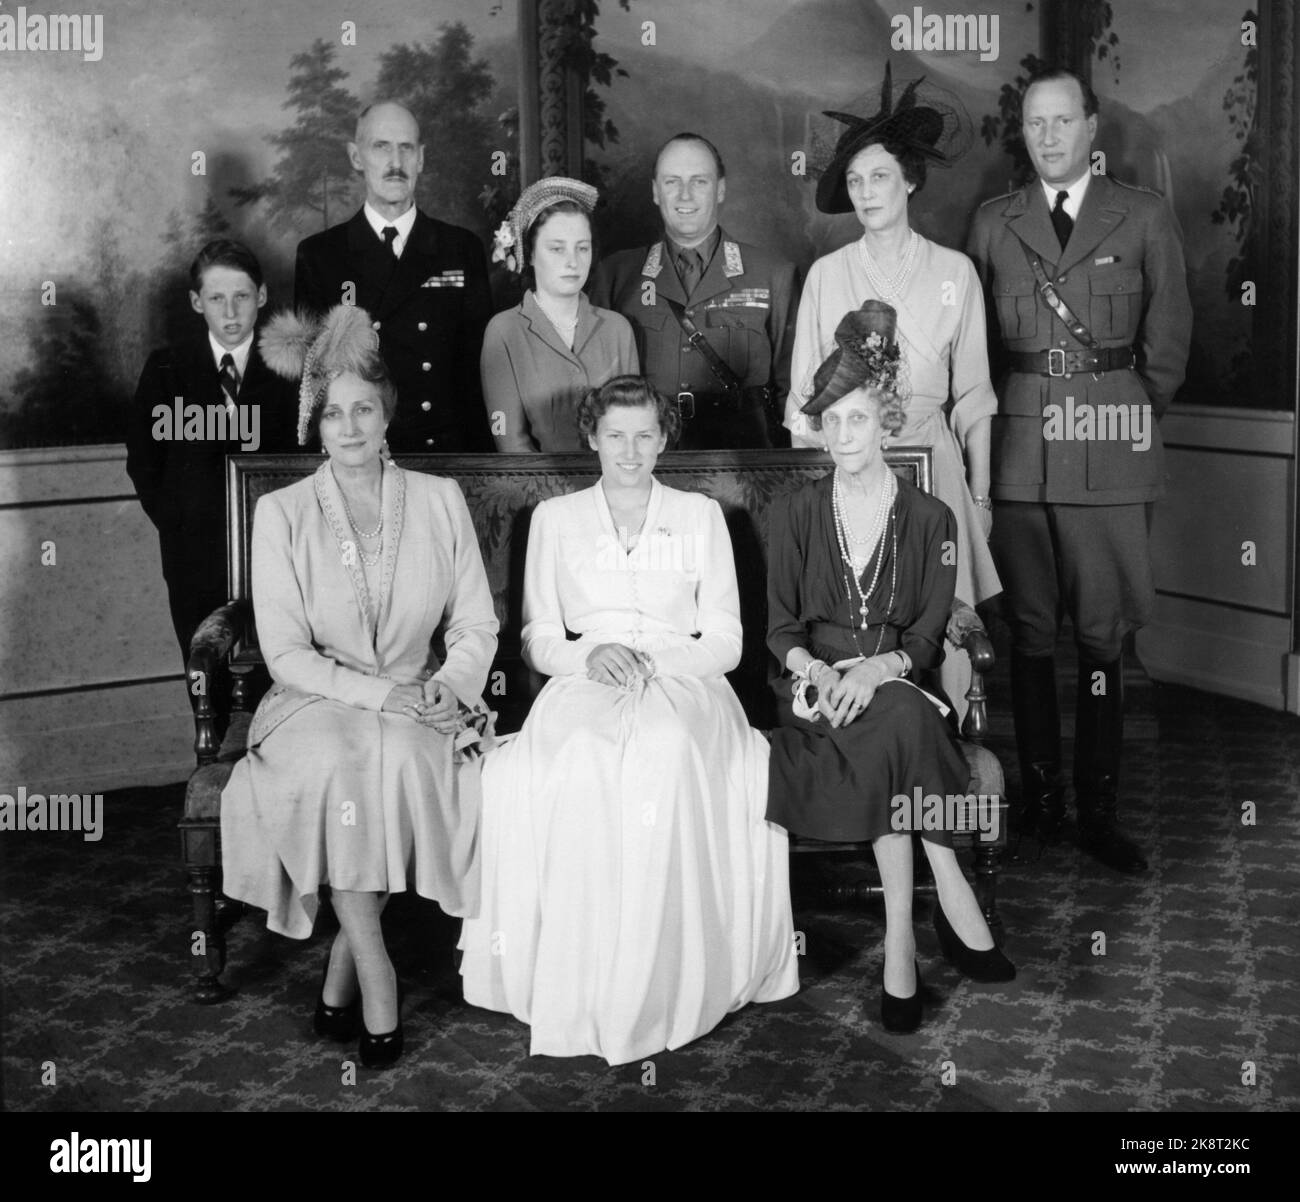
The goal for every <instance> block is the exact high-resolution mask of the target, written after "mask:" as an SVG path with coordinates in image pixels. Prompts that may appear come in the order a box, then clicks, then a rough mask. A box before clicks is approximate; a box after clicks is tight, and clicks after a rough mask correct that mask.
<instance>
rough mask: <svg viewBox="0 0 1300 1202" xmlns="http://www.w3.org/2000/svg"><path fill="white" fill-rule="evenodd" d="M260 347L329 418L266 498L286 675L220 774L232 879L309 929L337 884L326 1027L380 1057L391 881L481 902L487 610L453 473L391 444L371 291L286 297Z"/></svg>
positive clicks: (279, 651)
mask: <svg viewBox="0 0 1300 1202" xmlns="http://www.w3.org/2000/svg"><path fill="white" fill-rule="evenodd" d="M262 352H263V355H264V356H265V358H266V361H267V363H268V364H270V365H271V367H272V368H273V369H275V370H277V371H279V372H280V373H281V374H282V375H287V376H292V375H300V376H302V387H301V392H300V407H299V423H298V441H299V443H304V442H306V441H307V440H308V438H309V436H311V435H316V434H318V435H319V438H320V444H321V453H322V454H323V455H325V456H326V459H325V460H324V462H322V463H321V465H320V467H319V468H318V469H317V470H316V472H315V473H314V474H313V475H312V476H311V477H309V478H308V479H305V480H301V481H299V482H298V483H297V484H291V485H289V486H288V487H287V488H282V489H279V490H278V491H276V492H272V493H268V494H266V495H265V496H263V497H262V498H261V499H260V500H259V501H258V503H257V512H256V515H255V517H254V521H253V544H252V569H253V572H252V585H253V609H254V612H255V614H256V618H257V634H258V641H259V643H260V645H261V649H262V654H263V656H264V658H265V660H266V666H267V668H268V670H269V671H270V674H271V679H272V680H273V681H274V685H273V687H272V688H271V690H270V691H269V692H268V693H267V695H266V697H265V698H264V699H263V700H262V703H261V705H259V706H258V709H257V713H256V715H255V716H254V719H253V724H252V728H251V730H250V732H249V740H248V745H249V750H248V754H247V755H246V756H245V757H244V758H243V759H242V760H240V761H239V763H238V764H237V765H236V766H235V770H234V772H233V773H232V774H231V777H230V782H229V783H228V784H227V786H226V788H225V791H224V793H223V794H222V805H221V839H222V862H223V866H224V877H225V884H224V888H225V891H226V893H228V894H229V895H230V896H231V897H236V898H240V899H242V900H244V901H246V902H249V903H250V904H252V905H254V906H258V907H260V908H262V909H264V910H266V912H267V920H266V921H267V926H268V927H269V928H270V929H271V930H273V931H277V932H279V933H280V934H282V935H288V936H291V937H293V938H295V939H306V938H307V937H308V936H309V935H310V934H311V932H312V925H313V921H314V919H315V917H316V911H317V908H318V900H317V894H318V891H319V889H320V887H321V886H322V885H325V884H328V885H329V887H330V897H331V901H332V903H333V907H334V911H335V913H336V915H337V916H338V920H339V925H340V927H341V930H340V931H339V934H338V935H337V937H336V938H335V939H334V941H333V944H332V946H331V948H330V952H329V954H328V956H327V957H326V962H325V969H324V973H323V976H322V980H321V990H320V996H319V998H318V999H317V1006H316V1015H315V1027H316V1032H317V1034H319V1035H322V1036H325V1037H328V1038H332V1039H339V1040H346V1039H351V1038H354V1037H355V1036H356V1034H357V1033H358V1031H360V1033H361V1043H360V1055H361V1060H362V1062H363V1063H364V1064H365V1065H366V1066H367V1067H372V1068H382V1067H386V1066H387V1065H389V1064H391V1063H393V1062H394V1061H395V1060H396V1059H397V1058H398V1056H400V1055H401V1052H402V1043H403V1039H402V1024H401V1019H400V1016H399V1014H398V994H397V980H396V976H395V974H394V971H393V965H392V962H391V961H390V960H389V958H388V953H387V951H386V950H385V948H384V940H383V934H382V932H381V930H380V925H379V916H380V911H381V910H382V909H383V908H384V903H385V902H386V901H387V899H388V896H389V894H391V893H394V892H402V891H403V890H405V889H407V888H413V889H414V890H415V891H416V892H417V893H419V894H420V895H421V896H422V897H427V898H431V899H432V900H434V901H436V902H438V903H439V905H441V906H442V908H443V909H444V910H445V911H446V912H447V913H448V914H454V915H464V914H467V913H469V912H470V911H471V910H472V909H473V907H474V906H475V904H476V903H477V899H478V878H477V875H476V872H475V868H476V860H475V847H474V841H475V832H476V828H477V818H478V802H477V785H478V767H477V764H476V763H470V762H468V759H467V753H466V752H465V751H463V750H458V749H457V746H456V744H462V745H463V744H465V743H468V742H470V741H472V737H473V735H472V731H469V730H467V724H466V717H467V716H468V717H470V719H471V721H474V715H475V713H476V714H477V715H482V714H483V713H484V710H483V706H482V701H481V699H480V694H481V692H482V690H483V685H484V683H485V681H486V679H487V673H488V668H489V666H490V665H491V663H492V657H493V655H494V654H495V651H496V644H497V637H496V636H497V619H496V615H495V613H494V610H493V606H492V597H491V594H490V592H489V590H488V583H487V574H486V572H485V571H484V568H483V560H482V558H481V556H480V554H479V547H478V541H477V540H476V538H475V536H474V530H473V527H472V526H471V525H470V517H469V511H468V509H467V508H466V505H465V499H464V497H463V496H462V495H461V491H460V489H459V487H458V486H457V485H456V484H455V482H454V481H451V480H442V479H439V478H437V477H435V476H426V475H421V474H418V473H415V472H408V471H404V470H403V469H402V468H399V467H397V466H396V464H394V463H393V462H392V460H390V459H386V458H384V456H383V455H382V447H383V445H384V432H385V430H386V429H387V426H388V422H389V419H390V418H391V417H392V415H393V410H394V407H395V405H396V400H397V395H396V390H395V388H394V387H393V384H392V382H391V381H390V380H389V378H388V376H387V374H386V372H385V370H384V364H383V360H382V358H381V357H380V354H379V339H378V335H377V334H375V332H374V331H373V329H372V328H371V325H370V319H369V317H368V315H367V314H366V313H365V312H364V310H361V309H357V308H351V307H345V306H340V307H338V308H336V309H334V310H332V311H331V313H330V314H329V315H328V316H327V318H326V319H325V322H324V327H323V329H322V330H321V331H320V332H319V334H317V331H316V328H315V327H314V326H310V325H305V324H304V323H302V322H300V321H298V319H296V318H293V317H291V316H288V315H285V316H282V317H278V318H276V319H274V321H273V322H272V323H270V324H269V325H268V328H267V331H266V333H265V334H264V335H263V339H262ZM304 363H305V364H306V372H305V374H304V370H303V369H304ZM438 627H441V628H442V630H443V634H444V641H445V644H446V652H447V654H446V659H445V660H443V661H441V662H439V659H438V657H437V655H436V654H435V652H434V651H433V650H432V649H431V645H430V642H431V639H432V637H433V634H434V631H435V629H436V628H438ZM478 724H479V725H480V726H481V725H482V718H481V717H479V719H478Z"/></svg>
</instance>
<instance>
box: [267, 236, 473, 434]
mask: <svg viewBox="0 0 1300 1202" xmlns="http://www.w3.org/2000/svg"><path fill="white" fill-rule="evenodd" d="M349 284H351V285H352V288H351V289H350V290H346V289H347V285H349ZM345 290H346V291H345ZM349 292H350V293H351V296H350V299H351V302H352V303H353V304H356V305H359V306H360V307H361V308H363V309H365V310H366V312H367V313H369V314H370V316H371V318H372V319H373V320H374V321H376V322H377V323H378V329H379V343H380V347H381V348H382V350H383V354H384V361H385V363H387V365H388V370H389V372H390V373H391V374H392V377H393V382H394V383H395V384H396V385H397V398H398V399H397V413H396V415H395V416H394V418H393V421H392V423H391V424H390V425H389V427H388V445H389V447H390V448H391V449H392V451H393V452H394V453H395V454H401V453H403V452H406V453H416V452H429V451H467V450H475V451H477V450H484V451H490V450H492V440H491V438H490V437H489V434H488V425H487V415H486V412H485V410H484V408H483V398H482V394H481V392H480V390H479V371H478V368H479V353H480V351H481V349H482V345H483V330H484V328H485V327H486V326H487V322H488V318H489V317H490V316H491V315H492V300H491V294H490V292H489V289H488V276H487V257H486V255H485V254H484V252H483V247H482V244H481V243H480V242H479V240H478V239H477V238H476V237H475V236H474V235H473V234H471V233H470V232H469V231H468V230H464V229H460V228H459V227H457V226H454V225H448V224H447V223H446V222H442V221H437V220H435V219H434V218H432V217H427V216H425V214H423V213H419V212H417V213H416V215H415V225H414V226H413V227H412V228H411V236H410V237H409V238H408V239H407V242H406V246H405V247H404V248H403V250H402V257H401V258H400V259H394V258H393V254H392V252H391V251H390V250H389V249H388V248H387V247H386V246H385V245H384V243H383V242H382V241H381V240H380V239H378V238H376V237H375V232H374V230H372V229H371V228H370V224H369V222H367V221H366V216H365V212H364V210H361V211H358V212H357V214H356V216H354V217H353V218H352V219H351V220H350V221H345V222H343V223H342V224H341V225H335V226H331V227H330V228H329V229H327V230H325V231H324V232H322V233H319V234H313V235H312V236H311V237H310V238H305V239H304V240H303V241H302V242H300V243H299V244H298V263H297V268H296V270H295V272H294V288H293V296H294V306H295V308H300V309H309V310H311V311H312V312H314V313H325V312H327V311H328V310H329V309H332V308H333V307H334V306H335V305H339V304H344V303H347V301H348V300H349Z"/></svg>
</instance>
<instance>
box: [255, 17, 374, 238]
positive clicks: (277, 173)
mask: <svg viewBox="0 0 1300 1202" xmlns="http://www.w3.org/2000/svg"><path fill="white" fill-rule="evenodd" d="M335 52H336V47H335V46H333V45H331V44H330V43H329V42H327V41H325V40H324V39H322V38H317V39H316V41H314V42H313V43H312V44H311V48H310V49H309V50H306V51H304V52H303V53H301V54H295V55H294V56H293V58H292V59H290V60H289V67H290V72H291V73H290V75H289V99H288V100H286V101H285V102H284V105H283V107H284V108H286V109H290V110H293V111H295V112H296V113H297V117H296V118H295V119H294V122H293V124H292V125H290V126H289V127H288V128H287V129H284V130H281V131H280V132H279V133H277V134H271V135H270V136H269V137H268V138H267V141H268V142H270V143H271V145H272V146H274V147H275V148H276V149H277V150H279V152H280V157H279V159H277V160H276V164H275V167H274V169H273V171H272V173H271V176H270V177H269V178H268V179H265V180H263V181H262V182H261V183H260V184H254V185H252V186H251V187H248V188H231V189H230V194H231V196H233V197H234V199H235V201H236V203H238V204H241V205H248V204H257V203H258V202H263V201H264V202H265V203H266V213H267V217H268V218H269V219H270V221H271V223H272V224H273V225H274V226H276V227H277V228H281V229H283V228H285V227H286V226H296V227H297V228H299V229H300V230H302V231H304V232H310V231H311V230H316V229H325V228H326V227H327V226H330V225H335V224H337V223H338V222H339V221H341V220H342V219H343V218H344V217H345V216H346V215H347V211H348V209H350V208H351V206H352V204H353V199H354V187H353V174H354V173H353V171H352V166H351V164H350V163H349V162H348V157H347V142H348V140H349V139H350V138H351V137H352V134H353V130H354V127H355V124H356V118H357V108H358V106H357V98H356V97H355V96H353V95H352V93H351V92H349V91H348V90H347V89H346V88H345V87H343V86H342V84H343V81H344V80H345V79H347V72H346V71H344V70H343V68H342V67H339V66H337V65H336V64H335V62H334V55H335Z"/></svg>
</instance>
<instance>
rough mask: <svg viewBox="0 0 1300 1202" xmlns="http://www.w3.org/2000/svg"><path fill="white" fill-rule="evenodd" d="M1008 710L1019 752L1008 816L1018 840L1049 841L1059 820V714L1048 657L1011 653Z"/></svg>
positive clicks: (1061, 810) (1061, 802)
mask: <svg viewBox="0 0 1300 1202" xmlns="http://www.w3.org/2000/svg"><path fill="white" fill-rule="evenodd" d="M1011 709H1012V715H1013V717H1014V719H1015V725H1016V747H1017V749H1018V751H1019V753H1020V803H1019V805H1018V806H1016V807H1014V808H1013V809H1012V812H1011V826H1012V830H1013V831H1015V833H1016V835H1017V836H1018V838H1020V839H1023V838H1024V837H1025V836H1026V835H1035V836H1036V837H1037V838H1038V839H1039V840H1040V841H1041V842H1042V843H1047V842H1050V841H1051V839H1052V838H1053V837H1054V836H1055V835H1056V834H1057V833H1058V832H1059V830H1060V827H1061V823H1062V821H1063V820H1064V817H1065V786H1064V784H1063V782H1062V780H1061V714H1060V707H1059V706H1058V704H1057V700H1056V665H1055V662H1054V661H1053V658H1052V657H1051V656H1050V655H1020V654H1017V653H1015V652H1013V653H1012V655H1011Z"/></svg>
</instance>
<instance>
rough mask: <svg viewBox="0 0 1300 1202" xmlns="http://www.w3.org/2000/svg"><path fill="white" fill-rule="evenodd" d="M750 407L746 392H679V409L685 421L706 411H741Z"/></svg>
mask: <svg viewBox="0 0 1300 1202" xmlns="http://www.w3.org/2000/svg"><path fill="white" fill-rule="evenodd" d="M746 408H748V406H747V405H746V404H745V397H744V394H743V393H741V392H739V391H737V392H734V393H730V392H721V391H719V392H679V393H678V394H677V410H678V412H679V413H680V414H681V415H682V420H683V421H690V420H691V418H693V417H698V416H702V415H704V414H706V413H740V412H741V411H742V410H744V409H746Z"/></svg>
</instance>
